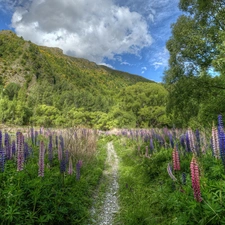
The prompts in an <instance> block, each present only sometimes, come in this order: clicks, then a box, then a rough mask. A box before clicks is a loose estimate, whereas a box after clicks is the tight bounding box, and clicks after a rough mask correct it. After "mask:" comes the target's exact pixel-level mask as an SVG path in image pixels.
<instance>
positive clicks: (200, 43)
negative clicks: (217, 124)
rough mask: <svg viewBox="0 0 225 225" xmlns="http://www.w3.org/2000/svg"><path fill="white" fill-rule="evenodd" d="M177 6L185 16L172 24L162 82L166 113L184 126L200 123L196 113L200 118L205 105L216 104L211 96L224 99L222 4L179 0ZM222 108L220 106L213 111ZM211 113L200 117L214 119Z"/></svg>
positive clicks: (215, 100) (223, 9)
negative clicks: (166, 101) (165, 91)
mask: <svg viewBox="0 0 225 225" xmlns="http://www.w3.org/2000/svg"><path fill="white" fill-rule="evenodd" d="M179 6H180V9H181V10H183V11H184V12H185V14H184V15H182V16H180V17H179V18H178V20H177V22H176V23H175V24H173V25H172V36H171V37H170V39H169V40H168V41H167V49H168V50H169V53H170V58H169V68H168V69H167V70H166V71H165V74H164V82H165V84H166V85H167V89H168V90H169V102H168V104H167V112H168V113H170V115H171V116H172V118H173V122H174V123H175V124H177V125H179V126H188V123H189V121H191V120H192V121H193V119H196V118H197V119H198V120H200V117H199V115H198V114H199V113H200V112H201V115H202V113H203V111H204V110H203V108H205V105H208V106H209V105H210V104H211V103H212V102H213V104H216V102H217V98H215V97H214V96H218V95H221V94H222V95H223V96H224V92H223V90H224V89H225V82H224V74H225V73H224V72H225V70H224V68H225V67H224V63H223V62H224V60H223V58H224V53H225V52H224V50H223V37H224V34H225V33H224V28H225V26H224V25H225V23H224V19H223V18H224V17H225V3H224V1H222V0H218V1H217V0H212V1H204V0H191V1H185V0H180V3H179ZM216 72H217V73H216ZM215 74H216V75H218V77H216V78H215V77H214V76H215ZM224 97H225V96H224ZM217 104H220V103H219V101H218V102H217ZM222 109H223V107H222V106H220V110H219V109H218V110H216V112H218V111H222ZM213 113H215V111H214V110H208V114H210V115H208V116H207V117H204V118H215V117H216V116H217V115H213ZM204 123H205V124H206V123H207V121H204Z"/></svg>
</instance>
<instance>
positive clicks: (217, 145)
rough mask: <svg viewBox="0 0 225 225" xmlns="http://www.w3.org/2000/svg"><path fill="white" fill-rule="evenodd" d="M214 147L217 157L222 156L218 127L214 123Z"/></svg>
mask: <svg viewBox="0 0 225 225" xmlns="http://www.w3.org/2000/svg"><path fill="white" fill-rule="evenodd" d="M212 147H213V153H214V156H215V158H217V159H219V158H220V145H219V134H218V129H217V128H216V127H215V126H214V125H213V127H212Z"/></svg>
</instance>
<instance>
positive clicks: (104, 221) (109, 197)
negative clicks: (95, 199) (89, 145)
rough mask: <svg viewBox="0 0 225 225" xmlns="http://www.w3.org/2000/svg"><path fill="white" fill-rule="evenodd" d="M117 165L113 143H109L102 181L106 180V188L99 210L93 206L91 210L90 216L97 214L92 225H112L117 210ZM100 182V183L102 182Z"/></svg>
mask: <svg viewBox="0 0 225 225" xmlns="http://www.w3.org/2000/svg"><path fill="white" fill-rule="evenodd" d="M118 164H119V159H118V156H117V154H116V151H115V149H114V146H113V143H112V142H109V143H108V145H107V160H106V169H105V170H104V172H103V173H104V180H107V188H106V194H105V199H104V200H103V202H102V203H103V204H102V206H101V209H96V208H95V206H93V208H92V209H91V214H92V215H94V214H96V213H98V216H97V219H96V221H95V220H94V221H92V222H93V223H92V224H98V225H112V224H113V216H114V214H115V213H117V212H118V210H119V205H118V199H117V192H118V188H119V185H118V181H117V179H118ZM104 180H102V182H104Z"/></svg>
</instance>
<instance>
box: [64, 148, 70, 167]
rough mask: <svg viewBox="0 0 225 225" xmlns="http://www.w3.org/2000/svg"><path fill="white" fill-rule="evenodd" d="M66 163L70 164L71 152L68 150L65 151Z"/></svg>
mask: <svg viewBox="0 0 225 225" xmlns="http://www.w3.org/2000/svg"><path fill="white" fill-rule="evenodd" d="M65 163H66V165H68V163H69V151H68V150H66V151H65Z"/></svg>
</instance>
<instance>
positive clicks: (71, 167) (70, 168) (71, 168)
mask: <svg viewBox="0 0 225 225" xmlns="http://www.w3.org/2000/svg"><path fill="white" fill-rule="evenodd" d="M68 174H69V175H72V174H73V162H72V158H71V157H70V159H69V167H68Z"/></svg>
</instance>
